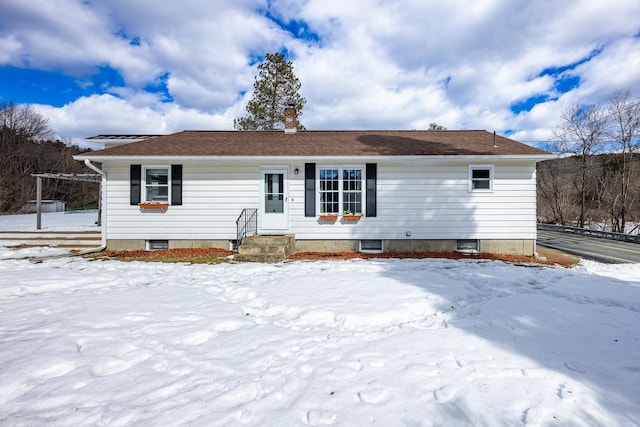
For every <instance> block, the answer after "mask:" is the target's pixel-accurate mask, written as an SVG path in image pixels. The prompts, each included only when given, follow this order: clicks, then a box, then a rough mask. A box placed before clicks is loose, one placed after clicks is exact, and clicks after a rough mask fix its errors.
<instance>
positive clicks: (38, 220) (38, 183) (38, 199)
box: [36, 176, 42, 230]
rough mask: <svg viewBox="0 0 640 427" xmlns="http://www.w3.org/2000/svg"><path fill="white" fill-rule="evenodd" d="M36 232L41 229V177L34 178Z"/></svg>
mask: <svg viewBox="0 0 640 427" xmlns="http://www.w3.org/2000/svg"><path fill="white" fill-rule="evenodd" d="M36 193H37V194H36V230H40V229H41V228H42V177H41V176H38V177H36Z"/></svg>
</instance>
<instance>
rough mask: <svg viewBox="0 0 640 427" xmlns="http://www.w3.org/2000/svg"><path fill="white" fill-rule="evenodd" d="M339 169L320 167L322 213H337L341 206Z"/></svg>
mask: <svg viewBox="0 0 640 427" xmlns="http://www.w3.org/2000/svg"><path fill="white" fill-rule="evenodd" d="M339 178H340V175H339V170H338V169H320V185H319V186H318V188H319V189H320V213H321V214H332V213H335V214H337V213H338V212H339V211H338V209H339V207H340V182H339Z"/></svg>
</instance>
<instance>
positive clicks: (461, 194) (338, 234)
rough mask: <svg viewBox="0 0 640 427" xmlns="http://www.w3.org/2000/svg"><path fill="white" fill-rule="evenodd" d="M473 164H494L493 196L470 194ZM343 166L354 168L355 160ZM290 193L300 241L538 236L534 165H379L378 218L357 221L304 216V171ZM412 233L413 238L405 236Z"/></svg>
mask: <svg viewBox="0 0 640 427" xmlns="http://www.w3.org/2000/svg"><path fill="white" fill-rule="evenodd" d="M323 164H324V163H323ZM470 164H473V165H489V164H492V165H494V183H493V192H491V193H481V192H469V180H468V167H469V165H470ZM340 165H341V163H338V164H337V166H340ZM344 165H353V162H352V161H350V162H345V163H344ZM362 166H364V164H363V165H362ZM303 169H304V168H303V167H300V170H301V171H302V170H303ZM289 189H290V195H291V197H292V198H293V199H294V203H293V204H292V206H291V212H292V215H291V226H292V227H291V228H292V231H293V232H295V235H296V239H326V238H328V236H331V237H332V238H336V239H535V238H536V182H535V163H534V162H533V161H526V162H519V163H514V162H512V163H504V162H500V163H498V162H494V163H490V162H487V161H486V160H483V161H477V162H459V163H452V162H450V163H448V164H446V165H445V164H439V165H435V164H423V165H407V164H383V163H378V170H377V216H376V217H373V218H368V217H365V216H363V217H362V219H360V220H359V221H358V222H356V223H354V222H347V223H343V222H341V221H340V220H338V221H336V222H335V223H326V222H325V223H320V222H319V221H318V219H317V218H305V217H304V177H303V176H302V173H301V174H300V175H299V176H298V178H297V179H296V177H293V180H292V181H291V182H290V186H289ZM317 209H318V206H316V210H317ZM407 231H408V232H410V233H411V236H410V237H407V236H406V233H407Z"/></svg>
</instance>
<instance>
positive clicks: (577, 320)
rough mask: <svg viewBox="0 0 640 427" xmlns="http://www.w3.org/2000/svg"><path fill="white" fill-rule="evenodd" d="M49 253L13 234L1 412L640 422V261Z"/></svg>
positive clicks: (14, 416) (84, 421)
mask: <svg viewBox="0 0 640 427" xmlns="http://www.w3.org/2000/svg"><path fill="white" fill-rule="evenodd" d="M32 251H33V249H22V250H12V249H8V248H2V247H0V425H56V426H58V425H63V426H67V425H68V426H78V425H109V426H119V425H163V426H182V425H195V426H244V425H248V426H298V425H299V426H305V425H331V424H334V425H341V426H371V425H382V426H436V425H443V426H466V425H473V426H476V425H477V426H481V425H482V426H489V425H490V426H507V425H508V426H512V425H532V426H540V425H572V426H614V425H615V426H633V425H638V423H639V421H638V420H640V333H639V332H638V325H640V266H638V265H612V266H609V265H603V264H598V263H594V262H587V261H585V262H584V263H583V264H582V265H581V266H579V267H576V268H573V269H563V268H551V267H531V266H529V267H527V266H515V265H510V264H506V263H502V262H490V261H470V260H466V261H451V260H441V259H438V260H435V259H425V260H353V261H322V262H300V261H297V262H289V263H283V264H276V265H262V264H223V265H210V266H209V265H184V264H160V263H142V262H133V263H125V262H118V261H90V260H88V259H83V258H61V259H52V260H48V261H44V262H42V263H40V264H33V263H30V262H29V261H28V260H25V259H19V258H20V257H23V256H26V255H31V254H33V252H32ZM40 251H41V252H42V251H45V252H46V251H48V250H40ZM51 251H53V249H51Z"/></svg>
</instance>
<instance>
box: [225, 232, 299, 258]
mask: <svg viewBox="0 0 640 427" xmlns="http://www.w3.org/2000/svg"><path fill="white" fill-rule="evenodd" d="M294 245H295V236H293V235H279V236H250V237H245V238H244V239H243V240H242V244H241V245H240V247H239V248H238V253H237V254H236V255H234V256H233V259H234V260H235V261H239V262H269V263H274V262H281V261H284V260H285V259H286V258H287V257H288V256H289V254H290V253H291V252H292V250H293V247H294Z"/></svg>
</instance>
